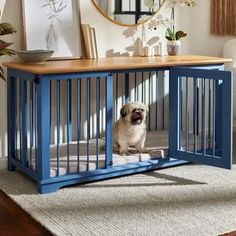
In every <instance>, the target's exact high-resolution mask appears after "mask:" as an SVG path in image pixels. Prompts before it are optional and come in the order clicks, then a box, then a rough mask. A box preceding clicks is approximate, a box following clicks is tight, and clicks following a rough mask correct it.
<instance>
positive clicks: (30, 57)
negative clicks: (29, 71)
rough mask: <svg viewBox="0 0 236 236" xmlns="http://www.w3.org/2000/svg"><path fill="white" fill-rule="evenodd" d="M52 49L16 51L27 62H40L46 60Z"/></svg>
mask: <svg viewBox="0 0 236 236" xmlns="http://www.w3.org/2000/svg"><path fill="white" fill-rule="evenodd" d="M53 53H54V51H52V50H29V51H18V52H17V54H18V56H19V57H20V58H21V59H22V60H23V61H24V62H27V63H42V62H45V61H46V60H48V59H49V58H50V57H51V56H52V54H53Z"/></svg>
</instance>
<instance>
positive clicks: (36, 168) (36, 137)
mask: <svg viewBox="0 0 236 236" xmlns="http://www.w3.org/2000/svg"><path fill="white" fill-rule="evenodd" d="M34 98H35V99H34V117H35V121H34V139H35V149H34V150H35V171H36V172H38V159H39V158H38V145H39V144H38V84H36V83H35V86H34Z"/></svg>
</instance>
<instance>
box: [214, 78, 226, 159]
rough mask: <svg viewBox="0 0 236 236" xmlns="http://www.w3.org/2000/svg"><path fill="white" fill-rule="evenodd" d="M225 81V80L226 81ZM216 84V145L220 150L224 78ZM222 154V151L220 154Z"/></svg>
mask: <svg viewBox="0 0 236 236" xmlns="http://www.w3.org/2000/svg"><path fill="white" fill-rule="evenodd" d="M224 82H225V81H224ZM215 85H216V88H215V89H216V94H215V102H216V107H215V109H216V114H217V119H216V120H215V137H216V140H215V146H216V149H217V150H218V151H222V125H223V122H222V121H223V118H222V116H223V112H222V109H223V103H222V96H223V95H222V87H223V80H219V81H217V82H216V83H215ZM219 155H220V156H221V153H220V154H219Z"/></svg>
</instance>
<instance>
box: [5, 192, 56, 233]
mask: <svg viewBox="0 0 236 236" xmlns="http://www.w3.org/2000/svg"><path fill="white" fill-rule="evenodd" d="M17 235H19V236H28V235H30V236H32V235H33V236H41V235H42V236H49V235H50V236H51V235H52V234H51V233H50V232H49V231H47V230H46V229H45V228H43V227H42V226H41V225H40V224H39V223H38V222H37V221H35V220H34V219H33V218H31V216H30V215H29V214H27V213H26V212H25V211H24V210H22V209H21V208H20V207H19V206H18V205H17V204H16V203H15V202H13V201H12V200H11V199H10V198H9V197H8V196H7V195H6V194H5V193H4V192H2V191H1V190H0V236H17Z"/></svg>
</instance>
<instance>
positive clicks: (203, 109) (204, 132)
mask: <svg viewBox="0 0 236 236" xmlns="http://www.w3.org/2000/svg"><path fill="white" fill-rule="evenodd" d="M202 150H203V154H204V155H205V154H206V81H205V79H202Z"/></svg>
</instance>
